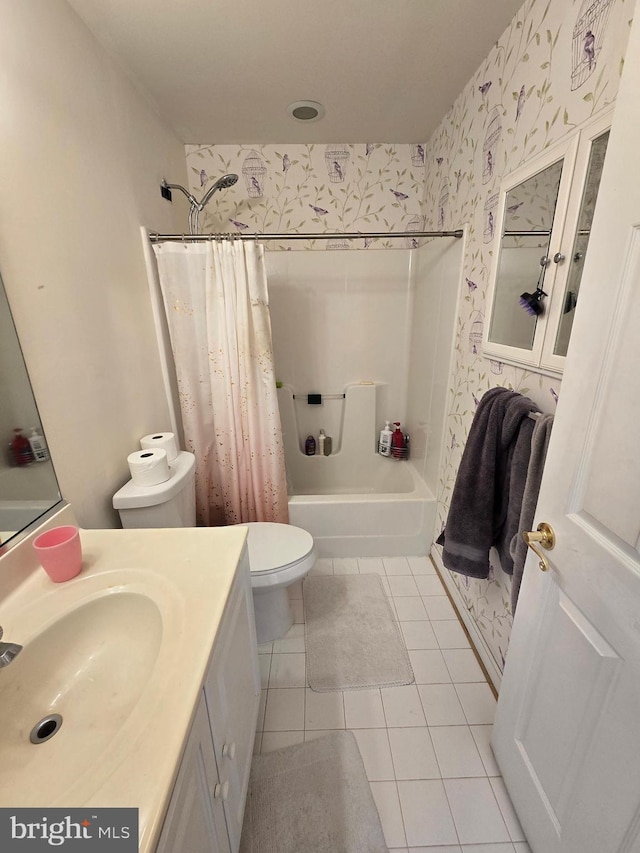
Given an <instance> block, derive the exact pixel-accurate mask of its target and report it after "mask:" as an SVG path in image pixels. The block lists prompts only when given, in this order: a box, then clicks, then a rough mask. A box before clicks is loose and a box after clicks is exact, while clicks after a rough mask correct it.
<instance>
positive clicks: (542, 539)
mask: <svg viewBox="0 0 640 853" xmlns="http://www.w3.org/2000/svg"><path fill="white" fill-rule="evenodd" d="M522 538H523V539H524V541H525V542H526V543H527V545H528V546H529V548H531V550H532V551H535V553H536V556H537V557H538V559H539V560H540V562H539V563H538V565H539V567H540V570H541V571H543V572H546V571H547V570H548V569H549V563H547V559H546V557H545V556H544V554H543V553H542V551H541V550H540V548H539V547H538V544H539V545H541V546H542V547H543V548H545V549H546V550H547V551H551V549H552V548H553V547H554V546H555V544H556V534H555V530H554V529H553V527H552V526H551V525H550V524H547V522H546V521H543V522H541V523H540V524H539V525H538V529H537V530H525V531H524V532H523V534H522Z"/></svg>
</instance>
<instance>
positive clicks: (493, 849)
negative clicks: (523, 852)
mask: <svg viewBox="0 0 640 853" xmlns="http://www.w3.org/2000/svg"><path fill="white" fill-rule="evenodd" d="M462 853H514V847H513V844H465V845H464V847H463V848H462Z"/></svg>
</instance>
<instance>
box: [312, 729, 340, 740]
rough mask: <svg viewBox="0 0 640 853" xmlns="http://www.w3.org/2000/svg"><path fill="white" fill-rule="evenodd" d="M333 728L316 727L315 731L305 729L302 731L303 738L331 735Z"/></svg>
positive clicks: (314, 738)
mask: <svg viewBox="0 0 640 853" xmlns="http://www.w3.org/2000/svg"><path fill="white" fill-rule="evenodd" d="M334 732H335V729H317V730H315V731H311V730H310V729H307V730H306V731H305V733H304V739H305V741H307V740H316V738H319V737H324V735H332V734H334Z"/></svg>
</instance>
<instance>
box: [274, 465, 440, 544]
mask: <svg viewBox="0 0 640 853" xmlns="http://www.w3.org/2000/svg"><path fill="white" fill-rule="evenodd" d="M305 462H306V465H305V476H304V479H303V480H300V478H298V481H297V482H296V480H295V478H294V479H292V480H291V481H290V489H291V494H290V495H289V521H290V522H291V524H295V525H296V526H297V527H302V528H303V529H304V530H308V531H309V533H311V535H312V536H313V538H314V540H315V543H316V546H317V548H318V553H319V555H320V556H321V557H365V556H370V557H387V556H403V555H404V556H413V555H418V554H426V553H427V551H428V548H429V545H430V542H431V534H432V532H433V528H434V524H435V515H436V502H435V498H434V496H433V494H432V493H431V491H430V490H429V488H428V486H427V485H426V483H425V482H424V480H423V479H422V478H421V477H420V475H419V474H418V472H417V470H416V469H415V467H414V466H413V465H412V464H411V462H410V461H404V460H403V461H399V460H395V459H385V458H383V457H382V456H379V455H378V454H377V453H373V452H371V454H370V457H369V458H368V459H367V460H366V464H364V465H362V466H359V471H358V473H357V475H356V473H355V472H354V469H353V467H352V466H348V465H347V466H345V465H344V462H343V461H342V460H341V458H340V454H337V455H335V456H329V457H321V456H313V457H309V458H307V459H306V460H305Z"/></svg>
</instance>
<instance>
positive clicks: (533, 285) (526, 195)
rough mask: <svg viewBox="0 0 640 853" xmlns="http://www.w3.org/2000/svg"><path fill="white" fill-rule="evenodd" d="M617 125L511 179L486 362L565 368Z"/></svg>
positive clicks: (588, 128) (601, 126)
mask: <svg viewBox="0 0 640 853" xmlns="http://www.w3.org/2000/svg"><path fill="white" fill-rule="evenodd" d="M610 125H611V111H609V110H608V111H605V112H604V113H603V114H601V115H600V116H598V117H597V118H596V119H593V120H591V121H589V122H588V123H586V124H585V125H583V126H582V128H580V129H579V130H577V131H576V132H574V133H573V134H571V135H570V136H568V137H567V138H566V139H565V140H563V142H562V143H560V144H558V145H556V146H553V147H550V148H548V149H547V150H545V151H544V152H543V153H542V154H540V155H539V156H538V157H537V158H536V159H535V160H534V161H531V162H529V163H525V165H524V166H521V167H519V168H518V169H517V170H516V171H515V172H513V173H511V175H507V176H506V177H505V178H504V180H503V182H502V185H501V188H500V193H499V194H498V196H499V198H498V212H497V218H496V223H497V226H498V227H497V228H496V231H497V233H498V234H499V235H500V244H499V247H498V251H497V252H496V253H495V256H494V259H493V265H492V270H491V280H490V292H489V305H490V306H491V310H490V313H489V322H488V324H487V328H486V329H485V335H484V341H483V353H484V355H485V356H487V357H489V358H491V359H496V360H499V361H504V362H506V363H507V364H515V365H518V366H522V367H526V368H528V369H529V370H531V369H534V370H535V369H537V370H539V371H540V372H542V373H549V374H557V373H561V372H562V370H563V369H564V361H565V357H566V355H567V350H568V346H569V340H570V338H571V330H572V327H573V319H574V316H575V311H576V306H577V304H578V294H579V291H580V280H581V278H582V271H583V267H584V261H585V256H586V252H587V246H588V243H589V235H590V232H591V223H592V221H593V215H594V210H595V206H596V199H597V196H598V189H599V186H600V179H601V176H602V171H603V166H604V160H605V155H606V150H607V142H608V139H609V127H610Z"/></svg>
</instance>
